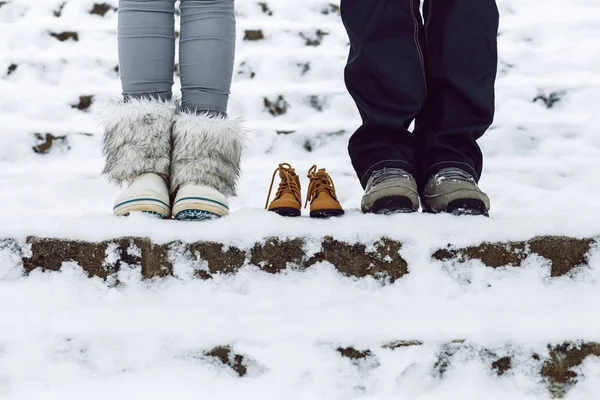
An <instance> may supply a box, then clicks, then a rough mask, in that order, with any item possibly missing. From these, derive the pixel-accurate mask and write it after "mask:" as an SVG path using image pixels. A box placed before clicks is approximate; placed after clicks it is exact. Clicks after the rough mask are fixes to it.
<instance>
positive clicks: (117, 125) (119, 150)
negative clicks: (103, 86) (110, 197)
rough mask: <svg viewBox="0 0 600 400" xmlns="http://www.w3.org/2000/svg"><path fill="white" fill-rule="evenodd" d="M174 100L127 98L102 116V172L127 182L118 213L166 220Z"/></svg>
mask: <svg viewBox="0 0 600 400" xmlns="http://www.w3.org/2000/svg"><path fill="white" fill-rule="evenodd" d="M176 111H177V106H176V102H174V101H169V102H164V101H160V100H153V99H129V100H127V101H122V102H119V103H116V104H115V105H114V107H113V109H112V110H111V112H110V113H107V115H106V117H105V118H104V123H103V125H104V132H105V133H104V157H105V166H104V171H103V173H104V174H105V175H106V176H107V177H108V179H109V180H110V181H112V182H114V183H117V184H122V183H123V182H128V183H129V186H128V187H127V189H125V191H124V192H123V193H121V194H120V195H119V197H118V198H117V200H116V202H115V206H114V209H113V211H114V213H115V214H116V215H119V216H121V215H128V214H129V213H131V212H132V211H142V212H148V213H152V214H156V215H159V216H160V217H162V218H168V217H169V216H170V214H171V203H170V199H169V190H168V187H167V177H168V174H169V166H170V163H171V129H172V126H173V119H174V117H175V113H176Z"/></svg>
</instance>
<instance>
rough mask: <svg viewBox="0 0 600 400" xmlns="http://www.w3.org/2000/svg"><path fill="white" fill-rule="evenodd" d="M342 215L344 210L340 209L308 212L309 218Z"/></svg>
mask: <svg viewBox="0 0 600 400" xmlns="http://www.w3.org/2000/svg"><path fill="white" fill-rule="evenodd" d="M342 215H344V210H340V209H330V210H314V211H311V212H310V217H311V218H321V219H326V218H331V217H340V216H342Z"/></svg>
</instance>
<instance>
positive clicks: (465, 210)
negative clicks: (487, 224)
mask: <svg viewBox="0 0 600 400" xmlns="http://www.w3.org/2000/svg"><path fill="white" fill-rule="evenodd" d="M423 212H425V213H429V214H440V213H446V214H452V215H457V216H461V215H475V216H477V215H482V216H484V217H489V212H488V210H487V207H486V205H485V203H484V202H483V201H482V200H478V199H457V200H453V201H451V202H450V203H448V206H447V207H446V209H445V210H439V211H437V210H435V211H434V210H432V209H431V208H428V207H427V206H425V205H423Z"/></svg>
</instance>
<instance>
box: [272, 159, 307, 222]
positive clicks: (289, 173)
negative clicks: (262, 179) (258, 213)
mask: <svg viewBox="0 0 600 400" xmlns="http://www.w3.org/2000/svg"><path fill="white" fill-rule="evenodd" d="M277 172H279V178H280V179H281V182H279V187H278V188H277V193H276V194H275V198H276V199H277V198H279V197H281V196H282V195H283V194H284V193H292V194H293V195H294V197H296V198H298V199H299V198H300V185H299V182H298V175H296V170H294V168H292V166H291V165H290V164H288V163H281V164H279V167H277V169H276V170H275V171H274V172H273V177H272V178H271V186H270V187H269V194H268V195H267V202H266V203H265V210H266V209H268V208H269V199H270V198H271V193H272V191H273V184H274V183H275V175H277Z"/></svg>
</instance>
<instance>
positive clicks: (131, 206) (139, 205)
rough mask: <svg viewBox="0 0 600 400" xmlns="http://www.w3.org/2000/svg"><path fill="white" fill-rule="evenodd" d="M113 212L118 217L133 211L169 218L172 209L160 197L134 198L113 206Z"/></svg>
mask: <svg viewBox="0 0 600 400" xmlns="http://www.w3.org/2000/svg"><path fill="white" fill-rule="evenodd" d="M113 212H114V214H115V215H116V216H118V217H127V216H129V215H130V214H131V213H132V212H142V213H145V214H150V215H155V216H157V217H160V218H163V219H164V218H169V216H170V215H171V210H170V208H169V207H168V206H167V204H165V203H164V202H162V201H160V200H158V199H150V198H148V199H134V200H127V201H124V202H122V203H120V204H118V205H116V206H115V207H114V208H113Z"/></svg>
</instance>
